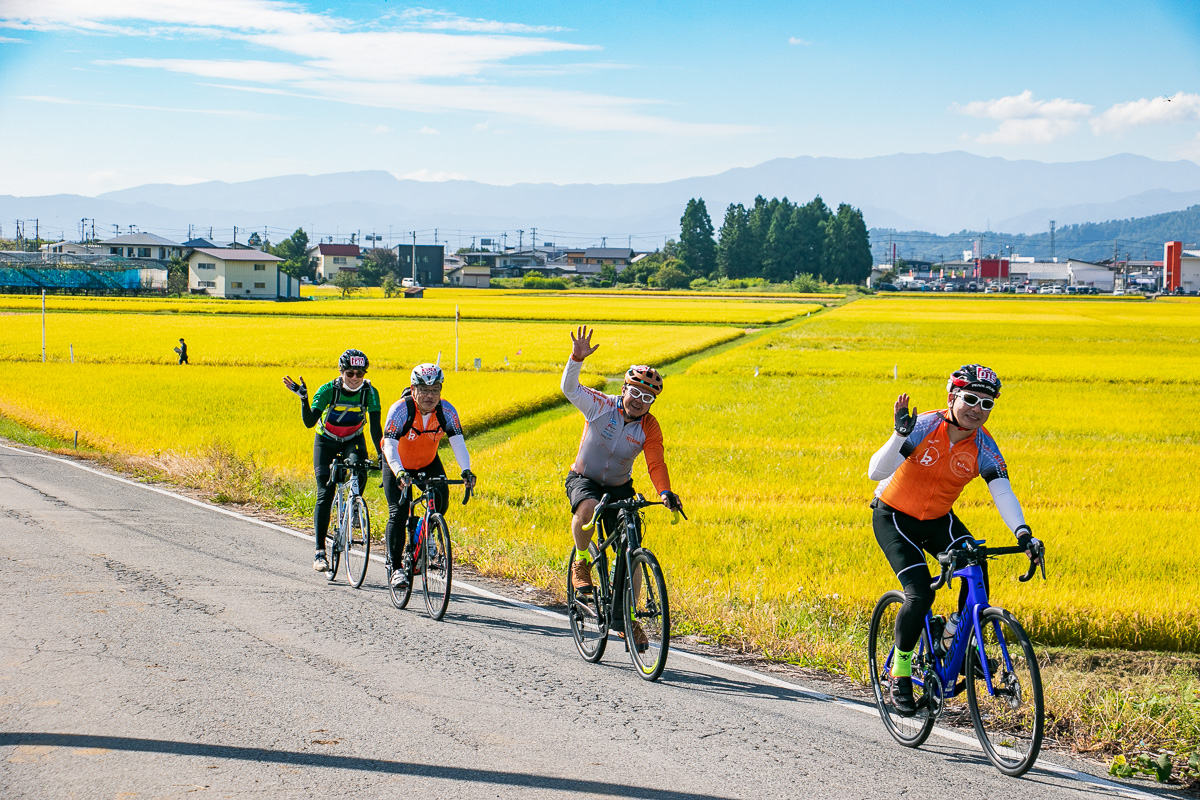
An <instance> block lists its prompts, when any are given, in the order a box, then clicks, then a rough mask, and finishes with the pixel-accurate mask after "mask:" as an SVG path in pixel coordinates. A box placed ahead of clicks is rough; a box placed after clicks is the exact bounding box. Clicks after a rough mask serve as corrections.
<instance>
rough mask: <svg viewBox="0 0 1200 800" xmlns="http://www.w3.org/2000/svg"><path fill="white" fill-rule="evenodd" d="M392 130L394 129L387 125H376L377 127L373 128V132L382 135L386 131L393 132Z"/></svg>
mask: <svg viewBox="0 0 1200 800" xmlns="http://www.w3.org/2000/svg"><path fill="white" fill-rule="evenodd" d="M391 132H392V129H391V128H389V127H388V126H387V125H376V126H375V127H373V128H371V133H373V134H375V135H376V136H382V135H383V134H385V133H391Z"/></svg>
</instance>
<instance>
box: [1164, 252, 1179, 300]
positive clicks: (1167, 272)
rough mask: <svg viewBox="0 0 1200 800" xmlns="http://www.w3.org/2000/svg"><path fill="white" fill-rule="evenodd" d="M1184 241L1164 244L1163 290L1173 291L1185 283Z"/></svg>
mask: <svg viewBox="0 0 1200 800" xmlns="http://www.w3.org/2000/svg"><path fill="white" fill-rule="evenodd" d="M1182 261H1183V242H1167V243H1166V244H1165V245H1163V273H1164V274H1163V291H1164V292H1173V291H1175V290H1176V289H1178V288H1179V287H1180V286H1182V285H1183V263H1182Z"/></svg>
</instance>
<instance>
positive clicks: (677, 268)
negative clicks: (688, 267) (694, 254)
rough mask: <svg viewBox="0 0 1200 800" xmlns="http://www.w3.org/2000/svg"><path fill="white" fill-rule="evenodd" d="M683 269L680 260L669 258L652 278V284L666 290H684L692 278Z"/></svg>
mask: <svg viewBox="0 0 1200 800" xmlns="http://www.w3.org/2000/svg"><path fill="white" fill-rule="evenodd" d="M682 267H683V264H682V262H680V261H679V259H676V258H669V259H667V260H666V261H664V262H663V264H662V266H661V267H659V268H658V272H655V273H654V275H653V276H651V282H652V283H653V285H655V286H661V287H662V288H664V289H684V288H686V287H687V285H688V283H690V282H691V278H690V277H688V274H687V273H686V272H684V271H683V269H682Z"/></svg>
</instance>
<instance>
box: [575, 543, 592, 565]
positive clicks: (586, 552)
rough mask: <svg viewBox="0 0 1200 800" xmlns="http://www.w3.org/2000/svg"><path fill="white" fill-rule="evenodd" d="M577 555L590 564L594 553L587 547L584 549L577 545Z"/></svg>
mask: <svg viewBox="0 0 1200 800" xmlns="http://www.w3.org/2000/svg"><path fill="white" fill-rule="evenodd" d="M575 555H576V556H578V557H579V560H580V561H586V562H588V563H589V564H590V563H592V554H591V552H590V549H587V548H585V549H583V550H580V549H579V548H578V547H576V548H575Z"/></svg>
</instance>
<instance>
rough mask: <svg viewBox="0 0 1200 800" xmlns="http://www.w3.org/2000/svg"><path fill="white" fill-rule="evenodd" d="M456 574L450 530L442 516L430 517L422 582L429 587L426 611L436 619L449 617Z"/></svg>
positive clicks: (426, 591)
mask: <svg viewBox="0 0 1200 800" xmlns="http://www.w3.org/2000/svg"><path fill="white" fill-rule="evenodd" d="M453 573H454V559H453V557H452V553H451V547H450V530H449V528H447V527H446V520H445V519H444V518H443V517H442V515H441V514H430V515H429V530H427V531H425V546H424V547H422V548H421V578H422V582H423V583H424V586H425V610H426V611H428V612H429V616H431V617H433V618H434V619H441V618H442V617H444V616H445V615H446V607H447V606H448V605H450V581H451V578H452V575H453Z"/></svg>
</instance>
